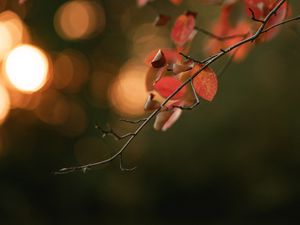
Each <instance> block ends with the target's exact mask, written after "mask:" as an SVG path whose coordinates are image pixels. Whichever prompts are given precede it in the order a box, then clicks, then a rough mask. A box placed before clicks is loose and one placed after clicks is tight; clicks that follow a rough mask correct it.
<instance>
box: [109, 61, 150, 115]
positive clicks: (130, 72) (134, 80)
mask: <svg viewBox="0 0 300 225" xmlns="http://www.w3.org/2000/svg"><path fill="white" fill-rule="evenodd" d="M146 71H147V67H146V66H142V65H141V63H140V62H138V61H136V60H132V61H129V62H127V63H126V64H125V65H124V66H123V67H122V68H121V70H120V73H119V75H118V76H117V78H116V79H115V81H114V82H113V83H112V85H111V87H110V89H109V100H110V102H111V104H112V106H113V107H114V108H115V109H116V110H117V111H118V112H119V113H120V114H121V115H123V116H138V115H142V114H143V113H144V104H145V101H146V99H147V91H146V87H145V75H146Z"/></svg>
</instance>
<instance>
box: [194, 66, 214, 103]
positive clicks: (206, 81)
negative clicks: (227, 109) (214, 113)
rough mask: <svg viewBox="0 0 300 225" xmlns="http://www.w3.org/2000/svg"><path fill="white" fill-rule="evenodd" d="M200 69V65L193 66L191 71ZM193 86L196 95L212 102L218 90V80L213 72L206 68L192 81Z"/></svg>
mask: <svg viewBox="0 0 300 225" xmlns="http://www.w3.org/2000/svg"><path fill="white" fill-rule="evenodd" d="M200 68H201V66H200V65H198V66H195V67H194V69H193V71H197V70H199V69H200ZM193 85H194V87H195V90H196V92H197V94H198V95H199V96H200V97H201V98H203V99H205V100H207V101H212V100H213V98H214V97H215V95H216V93H217V90H218V79H217V75H216V74H215V72H214V71H213V70H212V69H210V68H209V67H206V68H205V69H204V70H202V71H201V73H200V74H199V75H198V76H196V77H195V78H194V79H193Z"/></svg>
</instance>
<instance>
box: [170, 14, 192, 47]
mask: <svg viewBox="0 0 300 225" xmlns="http://www.w3.org/2000/svg"><path fill="white" fill-rule="evenodd" d="M195 23H196V21H195V14H192V13H185V14H182V15H180V16H179V17H177V19H176V21H175V23H174V25H173V27H172V31H171V39H172V41H173V42H174V43H175V44H176V46H178V47H182V46H183V45H184V44H185V43H187V42H188V41H190V39H191V38H190V35H192V34H193V31H194V27H195Z"/></svg>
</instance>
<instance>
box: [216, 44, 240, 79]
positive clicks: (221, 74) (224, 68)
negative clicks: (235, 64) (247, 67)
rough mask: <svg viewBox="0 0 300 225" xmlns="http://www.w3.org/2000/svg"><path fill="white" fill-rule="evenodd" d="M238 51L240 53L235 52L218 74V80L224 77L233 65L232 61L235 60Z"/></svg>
mask: <svg viewBox="0 0 300 225" xmlns="http://www.w3.org/2000/svg"><path fill="white" fill-rule="evenodd" d="M237 51H238V49H237V50H235V51H234V53H233V54H232V55H231V56H230V57H229V58H228V60H227V61H226V62H225V64H224V65H223V67H222V68H221V69H220V70H219V71H218V72H217V76H218V78H220V77H222V76H223V74H224V73H225V71H226V70H227V69H228V68H229V66H230V65H231V63H232V61H233V59H234V57H235V55H236V52H237Z"/></svg>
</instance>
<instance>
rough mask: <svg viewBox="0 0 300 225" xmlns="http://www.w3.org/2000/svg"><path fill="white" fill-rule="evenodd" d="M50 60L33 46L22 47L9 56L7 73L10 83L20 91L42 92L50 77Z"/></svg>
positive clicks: (6, 64) (6, 63)
mask: <svg viewBox="0 0 300 225" xmlns="http://www.w3.org/2000/svg"><path fill="white" fill-rule="evenodd" d="M48 70H49V62H48V58H47V56H46V55H45V53H43V52H42V51H41V50H40V49H38V48H36V47H34V46H31V45H21V46H19V47H16V48H15V49H13V50H12V51H11V52H10V53H9V55H8V56H7V59H6V62H5V72H6V75H7V77H8V80H9V81H10V83H11V84H12V85H13V86H14V87H15V88H16V89H18V90H19V91H22V92H35V91H38V90H40V89H41V88H42V87H43V86H44V85H45V83H46V81H47V77H48Z"/></svg>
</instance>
